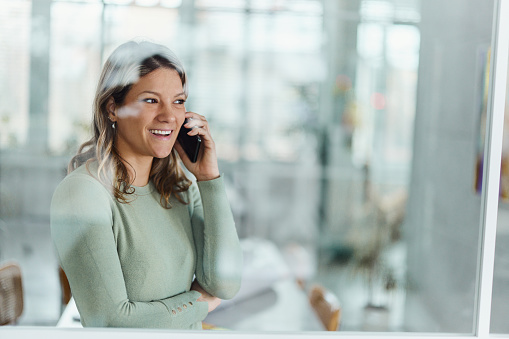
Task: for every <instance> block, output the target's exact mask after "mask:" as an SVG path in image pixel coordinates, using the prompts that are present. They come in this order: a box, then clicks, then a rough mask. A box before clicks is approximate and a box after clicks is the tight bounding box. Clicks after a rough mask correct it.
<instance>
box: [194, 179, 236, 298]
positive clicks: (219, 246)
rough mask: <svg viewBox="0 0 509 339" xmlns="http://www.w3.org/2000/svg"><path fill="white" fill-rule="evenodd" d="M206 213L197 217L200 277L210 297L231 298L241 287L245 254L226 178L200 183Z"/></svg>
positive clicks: (195, 224)
mask: <svg viewBox="0 0 509 339" xmlns="http://www.w3.org/2000/svg"><path fill="white" fill-rule="evenodd" d="M198 187H199V189H200V195H201V203H202V211H201V213H197V214H195V215H193V226H194V227H195V242H196V246H197V252H198V261H197V268H196V278H197V280H198V281H199V283H200V284H201V286H202V287H203V288H204V289H205V290H206V291H207V292H209V293H210V294H212V295H214V296H216V297H218V298H221V299H231V298H233V296H235V294H236V293H237V292H238V290H239V288H240V277H241V272H242V251H241V248H240V243H239V239H238V236H237V231H236V229H235V223H234V220H233V215H232V213H231V209H230V205H229V202H228V199H227V196H226V193H225V189H224V184H223V180H222V178H219V179H215V180H210V181H206V182H199V183H198Z"/></svg>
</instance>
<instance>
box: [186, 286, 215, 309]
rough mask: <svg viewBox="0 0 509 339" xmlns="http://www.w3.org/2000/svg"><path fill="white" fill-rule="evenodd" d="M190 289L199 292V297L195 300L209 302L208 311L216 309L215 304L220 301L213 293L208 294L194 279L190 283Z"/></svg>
mask: <svg viewBox="0 0 509 339" xmlns="http://www.w3.org/2000/svg"><path fill="white" fill-rule="evenodd" d="M191 290H194V291H197V292H200V293H201V297H199V298H198V299H197V300H196V301H203V302H207V303H208V304H209V312H212V311H213V310H215V309H216V307H217V306H219V304H220V303H221V299H219V298H217V297H214V296H213V295H211V294H209V293H208V292H207V291H205V290H204V289H203V288H202V287H201V286H200V284H199V283H198V281H197V280H194V281H193V283H192V284H191Z"/></svg>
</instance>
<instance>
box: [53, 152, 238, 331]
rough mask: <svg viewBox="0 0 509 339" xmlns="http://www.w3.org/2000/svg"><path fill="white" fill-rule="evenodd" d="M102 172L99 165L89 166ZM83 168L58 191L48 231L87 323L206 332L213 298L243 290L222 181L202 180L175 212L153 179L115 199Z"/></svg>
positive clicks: (175, 206) (174, 204) (174, 205)
mask: <svg viewBox="0 0 509 339" xmlns="http://www.w3.org/2000/svg"><path fill="white" fill-rule="evenodd" d="M89 169H90V173H94V174H95V173H97V172H96V169H97V164H96V162H93V163H91V164H90V166H89ZM90 173H89V172H88V171H87V169H86V166H85V165H83V166H81V167H79V168H77V169H76V170H75V171H73V172H72V173H71V174H69V175H68V176H67V177H66V178H65V179H64V180H63V181H62V182H61V183H60V185H59V186H58V187H57V189H56V191H55V193H54V195H53V200H52V203H51V233H52V237H53V242H54V244H55V247H56V251H57V254H58V257H59V260H60V263H61V266H62V268H63V269H64V271H65V273H66V275H67V277H68V279H69V283H70V286H71V291H72V294H73V297H74V299H75V301H76V306H77V308H78V310H79V312H80V315H81V322H82V324H83V326H93V327H103V326H112V327H139V328H173V329H201V321H202V320H203V319H204V318H205V316H206V315H207V313H208V304H207V303H206V302H197V301H196V300H197V298H198V297H199V296H200V293H198V292H196V291H190V287H191V283H192V280H193V275H195V276H196V279H197V280H198V282H199V283H200V285H201V286H202V287H203V288H204V289H205V290H206V291H207V292H209V293H210V294H212V295H214V296H216V297H218V298H221V299H230V298H232V297H233V296H234V295H235V294H236V293H237V291H238V289H239V287H240V276H241V270H242V252H241V249H240V246H239V240H238V237H237V233H236V230H235V225H234V222H233V217H232V214H231V210H230V206H229V203H228V200H227V197H226V193H225V189H224V185H223V180H222V178H218V179H214V180H210V181H203V182H198V183H197V184H193V185H192V186H191V187H190V189H189V190H188V191H187V192H185V193H183V194H182V195H181V196H182V197H183V198H184V200H185V201H187V202H189V204H187V205H185V204H182V203H180V202H179V201H178V200H177V199H175V198H174V197H172V199H171V205H172V208H170V209H165V208H163V207H162V206H161V204H160V202H159V199H160V194H159V193H158V192H157V190H156V189H155V187H154V185H153V184H152V183H151V182H150V183H149V184H147V185H146V186H144V187H134V188H135V194H134V196H133V197H132V199H130V200H132V201H130V202H129V203H127V204H126V203H120V202H118V201H116V199H114V197H113V196H112V194H111V192H109V191H108V190H107V189H106V188H105V187H104V186H103V185H102V184H101V183H99V181H97V180H96V179H95V178H94V177H93V176H92V175H91V174H90Z"/></svg>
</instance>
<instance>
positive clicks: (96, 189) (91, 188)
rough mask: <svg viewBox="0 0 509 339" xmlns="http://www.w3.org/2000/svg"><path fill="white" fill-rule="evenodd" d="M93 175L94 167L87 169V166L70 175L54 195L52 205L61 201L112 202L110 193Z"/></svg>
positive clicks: (82, 166)
mask: <svg viewBox="0 0 509 339" xmlns="http://www.w3.org/2000/svg"><path fill="white" fill-rule="evenodd" d="M93 173H94V170H93V166H90V168H87V166H86V165H85V164H83V165H81V166H80V167H78V168H77V169H76V170H74V171H73V172H71V173H69V174H68V175H67V176H66V177H65V178H64V179H63V180H62V181H61V182H60V184H59V185H58V186H57V188H56V190H55V192H54V193H53V200H52V205H53V204H54V203H55V202H59V201H61V200H65V201H67V200H71V201H76V200H78V201H83V200H85V201H86V200H95V201H102V202H104V201H105V200H110V199H111V194H110V192H109V191H108V190H107V189H106V187H104V185H103V184H101V183H100V182H99V180H97V178H96V177H95V176H94V175H93Z"/></svg>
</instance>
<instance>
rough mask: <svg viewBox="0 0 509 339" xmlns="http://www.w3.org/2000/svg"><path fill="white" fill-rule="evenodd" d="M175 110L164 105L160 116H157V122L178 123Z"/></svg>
mask: <svg viewBox="0 0 509 339" xmlns="http://www.w3.org/2000/svg"><path fill="white" fill-rule="evenodd" d="M176 113H177V112H175V109H174V108H172V107H171V105H167V104H163V106H162V107H161V110H160V111H159V114H158V115H157V120H158V121H159V122H170V123H172V122H175V121H177V117H176Z"/></svg>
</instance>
